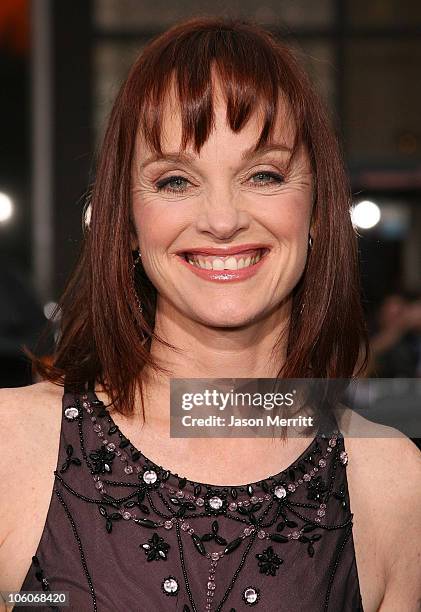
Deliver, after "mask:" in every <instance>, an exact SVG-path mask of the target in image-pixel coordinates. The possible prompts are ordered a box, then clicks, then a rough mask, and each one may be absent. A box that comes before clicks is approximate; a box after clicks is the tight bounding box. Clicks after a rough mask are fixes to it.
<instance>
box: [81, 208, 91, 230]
mask: <svg viewBox="0 0 421 612" xmlns="http://www.w3.org/2000/svg"><path fill="white" fill-rule="evenodd" d="M91 213H92V206H91V204H90V203H89V204H88V206H87V207H86V208H85V210H84V213H83V224H84V226H85V227H84V229H88V228H89V225H90V223H91Z"/></svg>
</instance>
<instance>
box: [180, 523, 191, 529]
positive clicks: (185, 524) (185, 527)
mask: <svg viewBox="0 0 421 612" xmlns="http://www.w3.org/2000/svg"><path fill="white" fill-rule="evenodd" d="M180 527H181V529H182V530H183V531H187V530H188V528H189V527H190V525H189V524H188V523H181V525H180Z"/></svg>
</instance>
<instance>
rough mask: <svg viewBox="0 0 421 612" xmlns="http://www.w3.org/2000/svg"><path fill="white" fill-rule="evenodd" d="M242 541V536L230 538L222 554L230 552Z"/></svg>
mask: <svg viewBox="0 0 421 612" xmlns="http://www.w3.org/2000/svg"><path fill="white" fill-rule="evenodd" d="M242 541H243V538H236V539H235V540H232V542H230V543H229V544H227V546H226V547H225V549H224V554H225V555H228V554H229V553H231V552H232V551H233V550H235V549H236V548H238V546H240V544H241V542H242Z"/></svg>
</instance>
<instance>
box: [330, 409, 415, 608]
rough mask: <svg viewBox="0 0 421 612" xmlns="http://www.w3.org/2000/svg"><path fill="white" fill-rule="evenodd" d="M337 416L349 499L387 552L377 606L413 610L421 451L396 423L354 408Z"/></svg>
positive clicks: (380, 549) (379, 545)
mask: <svg viewBox="0 0 421 612" xmlns="http://www.w3.org/2000/svg"><path fill="white" fill-rule="evenodd" d="M337 420H338V425H339V427H340V429H341V432H342V433H343V435H344V441H345V447H346V450H347V453H348V456H349V468H350V469H349V477H348V480H351V481H352V483H353V489H354V498H353V499H351V504H352V505H353V506H354V509H355V508H357V509H358V511H359V515H360V520H364V521H366V523H367V524H368V523H369V528H367V529H368V532H369V533H371V535H372V536H373V537H374V538H375V546H376V547H377V549H378V551H379V554H380V555H381V556H382V558H383V568H384V577H385V592H384V597H383V601H382V605H381V606H380V609H379V612H383V611H384V612H388V611H389V610H392V609H401V610H408V611H412V610H413V611H414V612H415V611H416V610H419V606H420V603H421V452H420V450H419V449H418V447H417V446H416V445H415V444H414V443H413V442H412V440H410V438H408V437H407V436H405V435H404V434H402V433H401V432H400V431H398V430H397V429H394V428H392V427H388V426H384V425H379V424H377V423H373V422H371V421H368V420H367V419H365V418H364V417H362V416H361V415H359V414H357V413H356V412H355V411H353V410H350V409H346V410H340V411H339V414H338V415H337ZM352 502H353V503H352ZM367 535H368V534H367ZM372 543H373V545H374V539H372Z"/></svg>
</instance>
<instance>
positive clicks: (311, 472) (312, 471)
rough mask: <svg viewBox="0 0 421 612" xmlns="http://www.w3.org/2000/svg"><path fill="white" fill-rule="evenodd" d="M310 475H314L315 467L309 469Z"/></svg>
mask: <svg viewBox="0 0 421 612" xmlns="http://www.w3.org/2000/svg"><path fill="white" fill-rule="evenodd" d="M309 474H310V476H314V468H313V469H312V470H310V471H309Z"/></svg>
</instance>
